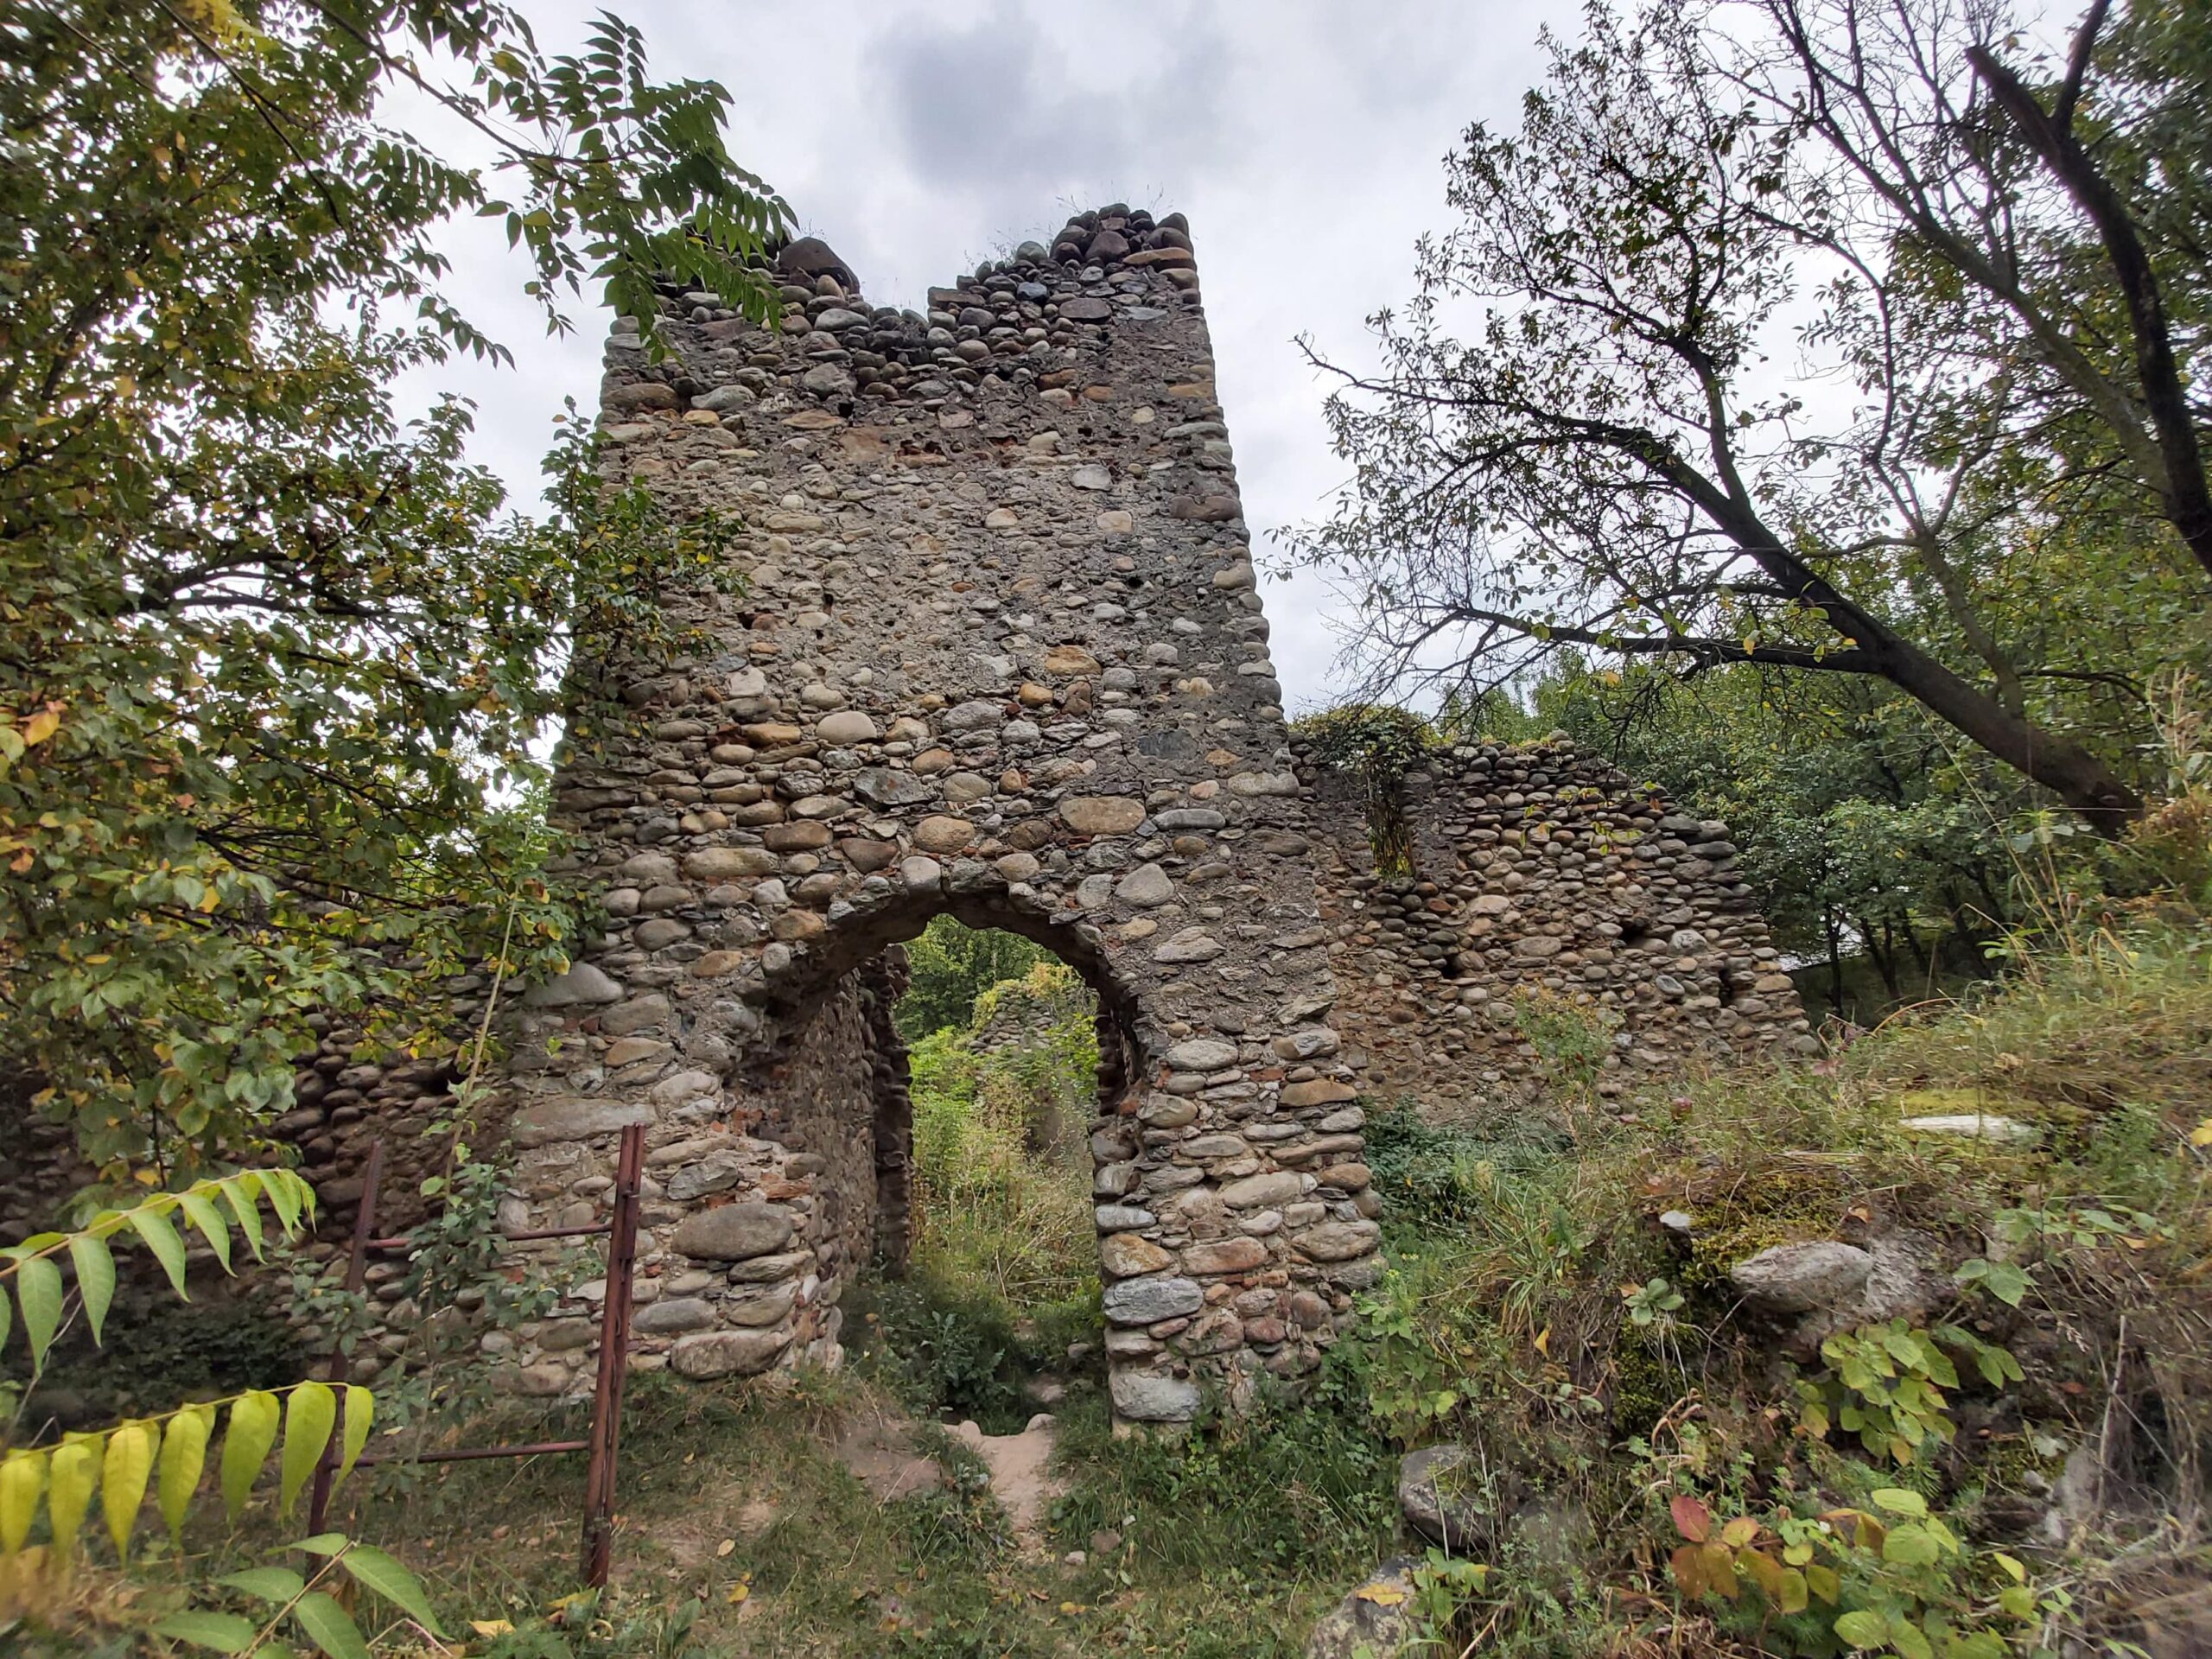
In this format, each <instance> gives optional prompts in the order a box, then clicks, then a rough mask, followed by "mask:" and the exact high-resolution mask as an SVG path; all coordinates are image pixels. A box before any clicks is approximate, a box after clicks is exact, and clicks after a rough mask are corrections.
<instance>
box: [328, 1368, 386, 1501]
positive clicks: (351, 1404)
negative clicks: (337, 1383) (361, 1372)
mask: <svg viewBox="0 0 2212 1659" xmlns="http://www.w3.org/2000/svg"><path fill="white" fill-rule="evenodd" d="M376 1409H377V1401H376V1396H375V1395H372V1394H371V1393H370V1392H369V1391H368V1390H367V1389H365V1388H363V1387H362V1386H361V1385H360V1384H359V1383H347V1384H346V1427H345V1432H344V1435H343V1438H342V1439H341V1440H340V1444H339V1448H338V1468H337V1470H336V1471H335V1472H334V1473H333V1474H332V1476H331V1478H330V1486H331V1490H332V1491H337V1489H338V1483H339V1482H340V1481H341V1480H343V1479H345V1478H346V1476H347V1475H349V1474H351V1473H352V1472H353V1464H354V1460H355V1459H358V1458H359V1456H360V1455H361V1448H362V1447H363V1446H366V1445H367V1444H368V1443H369V1424H370V1422H371V1421H372V1419H373V1418H374V1417H375V1415H376Z"/></svg>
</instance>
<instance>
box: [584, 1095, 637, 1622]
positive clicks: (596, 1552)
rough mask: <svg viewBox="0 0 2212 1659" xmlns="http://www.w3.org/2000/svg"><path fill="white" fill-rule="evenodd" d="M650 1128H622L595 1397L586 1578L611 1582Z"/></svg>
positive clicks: (598, 1584)
mask: <svg viewBox="0 0 2212 1659" xmlns="http://www.w3.org/2000/svg"><path fill="white" fill-rule="evenodd" d="M644 1172H645V1126H644V1125H643V1124H642V1123H632V1124H631V1125H630V1126H629V1127H628V1128H625V1129H624V1130H623V1131H622V1151H621V1156H620V1161H619V1162H618V1164H617V1166H616V1171H615V1177H614V1212H613V1216H612V1217H610V1218H609V1220H608V1223H607V1295H606V1299H605V1300H604V1301H602V1302H601V1304H600V1313H599V1376H598V1380H597V1382H596V1383H595V1384H594V1387H593V1389H592V1399H591V1465H590V1467H589V1469H588V1471H586V1473H585V1476H584V1539H583V1557H584V1560H583V1568H584V1582H585V1583H586V1584H588V1585H590V1586H592V1587H593V1588H594V1589H600V1588H603V1587H605V1586H606V1583H607V1574H608V1572H609V1570H610V1569H611V1567H612V1566H613V1559H614V1464H615V1454H616V1452H617V1451H618V1450H619V1449H620V1444H621V1440H622V1383H623V1379H624V1378H625V1377H626V1376H627V1375H628V1373H629V1370H630V1352H629V1350H630V1288H631V1280H632V1276H633V1274H634V1272H635V1269H636V1267H637V1263H638V1190H639V1182H640V1180H641V1179H642V1178H643V1175H644Z"/></svg>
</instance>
